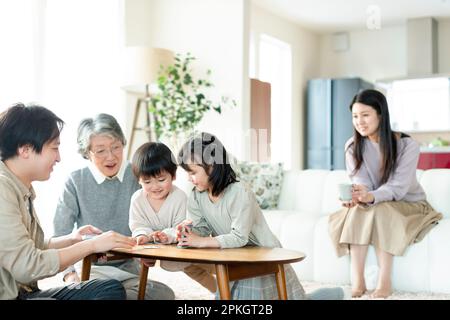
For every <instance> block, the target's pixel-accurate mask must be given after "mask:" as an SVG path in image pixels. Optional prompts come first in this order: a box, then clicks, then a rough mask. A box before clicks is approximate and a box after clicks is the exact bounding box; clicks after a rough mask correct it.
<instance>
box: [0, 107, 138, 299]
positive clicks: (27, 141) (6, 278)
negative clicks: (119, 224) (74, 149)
mask: <svg viewBox="0 0 450 320" xmlns="http://www.w3.org/2000/svg"><path fill="white" fill-rule="evenodd" d="M63 125H64V122H63V121H62V120H61V119H60V118H58V117H57V116H56V115H55V114H54V113H53V112H51V111H50V110H47V109H46V108H44V107H40V106H25V105H23V104H17V105H15V106H13V107H11V108H9V109H8V110H6V111H5V112H3V113H2V114H1V115H0V158H1V161H0V299H36V298H50V299H61V300H68V299H124V298H125V290H124V288H123V286H122V285H121V283H120V282H118V281H116V280H92V281H87V282H84V283H81V284H78V285H70V286H66V287H61V288H53V289H49V290H44V291H41V290H39V288H38V287H37V280H39V279H42V278H46V277H49V276H52V275H54V274H56V273H58V272H59V271H61V270H64V269H65V268H67V266H69V265H71V264H73V263H75V262H76V261H78V260H81V259H83V258H84V257H85V256H87V255H89V254H92V253H96V252H105V251H108V250H110V249H112V248H114V247H123V248H131V247H133V245H134V244H135V241H134V240H133V239H132V238H129V237H125V236H123V235H120V234H118V233H116V232H105V233H102V231H101V230H99V229H97V228H95V227H93V226H91V225H88V226H83V227H81V228H79V229H77V230H75V231H73V232H72V233H71V234H69V235H67V236H63V237H58V238H51V239H44V233H43V231H42V228H41V226H40V224H39V220H38V218H37V216H36V212H35V211H34V208H33V200H34V198H35V193H34V190H33V187H32V185H31V183H32V182H33V181H45V180H48V179H49V178H50V173H51V172H52V170H53V166H54V165H55V164H56V163H57V162H59V161H60V160H61V159H60V155H59V143H60V141H59V134H60V131H61V129H62V127H63ZM86 234H99V235H98V236H97V237H95V238H93V239H91V240H86V241H81V240H82V236H83V235H86Z"/></svg>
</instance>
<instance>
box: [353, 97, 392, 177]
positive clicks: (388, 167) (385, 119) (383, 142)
mask: <svg viewBox="0 0 450 320" xmlns="http://www.w3.org/2000/svg"><path fill="white" fill-rule="evenodd" d="M355 103H362V104H365V105H367V106H370V107H372V108H373V109H375V111H376V112H377V114H378V116H379V117H380V124H379V127H378V136H379V142H378V143H379V145H380V151H381V156H382V160H381V167H380V171H381V174H382V176H381V184H383V183H386V182H387V181H388V179H389V176H390V175H391V173H392V172H393V171H394V170H395V168H396V165H397V163H396V162H397V139H396V137H395V133H394V132H393V131H392V130H391V124H390V120H389V109H388V104H387V101H386V97H385V96H384V95H383V94H382V93H381V92H379V91H376V90H371V89H369V90H364V91H361V92H360V93H358V94H356V95H355V97H354V98H353V100H352V102H351V104H350V111H352V109H353V104H355ZM353 146H354V148H353V150H354V151H353V158H354V160H355V163H356V166H355V170H354V171H353V173H352V174H355V173H356V172H357V171H358V170H359V169H360V168H361V165H362V163H363V153H364V137H362V136H361V135H360V134H359V132H358V131H357V130H356V128H353Z"/></svg>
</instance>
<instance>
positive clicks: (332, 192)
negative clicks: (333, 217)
mask: <svg viewBox="0 0 450 320" xmlns="http://www.w3.org/2000/svg"><path fill="white" fill-rule="evenodd" d="M346 182H347V183H351V181H350V178H349V177H348V175H347V172H346V171H344V170H335V171H330V172H329V173H328V175H327V177H326V179H325V184H324V188H323V195H322V208H321V215H324V216H325V215H329V214H330V213H333V212H336V211H338V210H339V209H341V208H342V202H341V201H340V200H339V190H338V185H339V183H346Z"/></svg>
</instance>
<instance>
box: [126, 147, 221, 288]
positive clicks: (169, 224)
mask: <svg viewBox="0 0 450 320" xmlns="http://www.w3.org/2000/svg"><path fill="white" fill-rule="evenodd" d="M132 169H133V173H134V175H135V176H136V178H137V179H138V180H139V184H140V185H141V186H142V189H140V190H138V191H136V192H135V193H134V194H133V196H132V197H131V205H130V223H129V225H130V229H131V232H132V236H133V237H135V238H136V242H137V244H138V245H139V244H144V243H147V242H149V241H153V242H160V243H163V244H169V243H175V242H176V231H175V228H174V226H176V225H177V224H180V223H181V222H182V221H183V220H184V219H185V217H186V195H185V193H184V192H183V191H182V190H180V189H179V188H177V187H176V186H174V185H173V184H172V182H173V180H175V173H176V170H177V165H176V162H175V157H174V156H173V154H172V152H171V151H170V149H169V148H168V147H167V146H166V145H164V144H163V143H156V142H149V143H145V144H144V145H142V146H141V147H139V149H138V150H137V151H136V153H135V154H134V156H133V160H132ZM144 263H146V264H147V265H152V264H154V261H151V260H148V259H147V260H145V261H144ZM161 268H163V269H165V270H167V271H184V272H185V273H186V274H187V275H188V276H189V277H191V278H192V279H194V280H196V281H197V282H199V283H200V284H201V285H202V286H204V287H205V288H207V289H208V290H210V291H211V292H215V291H216V289H217V285H216V279H215V277H214V276H213V275H212V274H211V273H209V272H207V271H206V270H210V269H211V267H209V266H207V265H194V264H189V263H183V262H171V261H161Z"/></svg>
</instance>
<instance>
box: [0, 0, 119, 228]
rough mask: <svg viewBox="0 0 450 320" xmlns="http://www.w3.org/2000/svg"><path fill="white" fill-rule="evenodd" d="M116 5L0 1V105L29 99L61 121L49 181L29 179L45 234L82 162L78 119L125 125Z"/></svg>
mask: <svg viewBox="0 0 450 320" xmlns="http://www.w3.org/2000/svg"><path fill="white" fill-rule="evenodd" d="M121 7H122V2H121V0H6V1H5V0H0V52H1V53H0V68H1V71H0V90H1V91H0V106H1V109H5V108H6V107H7V106H8V105H10V104H11V103H13V102H17V101H21V102H32V101H33V102H37V103H39V104H41V105H43V106H45V107H47V108H48V109H50V110H52V111H53V112H54V113H55V114H56V115H57V116H59V117H60V118H61V119H63V120H64V121H65V123H66V125H65V127H64V129H63V131H62V134H61V148H60V151H61V158H62V160H61V162H60V163H59V164H58V165H57V166H56V167H55V171H54V172H53V173H52V176H51V178H50V180H49V181H46V182H36V183H34V184H33V185H34V187H35V189H36V192H37V199H36V203H35V206H36V211H37V212H38V215H39V218H40V221H41V224H42V225H43V227H44V231H45V233H46V235H48V236H50V235H52V234H53V225H52V220H53V216H54V212H55V209H56V203H57V198H58V196H59V194H60V193H61V191H62V189H63V184H64V181H65V179H66V177H67V176H68V174H69V173H70V172H71V171H73V170H75V169H77V168H80V167H82V166H85V165H86V163H87V162H86V160H83V159H82V158H81V156H80V155H79V154H77V147H76V129H77V126H78V123H79V122H80V120H81V119H83V118H86V117H92V116H94V115H95V114H97V113H100V112H104V113H109V114H111V115H113V116H114V117H116V119H117V120H118V121H119V123H120V124H121V126H122V128H123V129H124V130H125V127H124V124H125V108H124V98H123V97H124V96H123V92H122V91H121V89H120V84H121V83H120V67H119V65H120V63H119V55H120V49H121V46H122V43H123V40H122V35H123V22H122V12H121Z"/></svg>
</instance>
